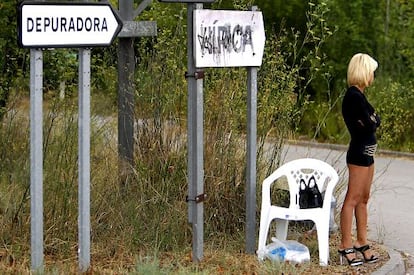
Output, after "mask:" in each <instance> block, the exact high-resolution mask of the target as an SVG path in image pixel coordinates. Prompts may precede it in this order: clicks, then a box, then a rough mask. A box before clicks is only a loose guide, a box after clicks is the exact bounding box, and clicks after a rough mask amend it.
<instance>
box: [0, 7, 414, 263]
mask: <svg viewBox="0 0 414 275" xmlns="http://www.w3.org/2000/svg"><path fill="white" fill-rule="evenodd" d="M17 3H18V2H17V1H16V0H5V1H2V2H1V3H0V70H1V71H0V119H1V124H0V139H1V140H2V142H1V143H0V159H1V162H0V195H1V197H0V198H1V200H0V236H1V237H0V238H1V245H2V247H3V250H4V251H6V252H4V253H5V254H6V255H7V257H6V256H5V257H3V256H2V257H1V259H2V261H10V259H12V263H13V264H14V265H16V262H18V260H17V259H25V260H22V261H20V262H19V264H21V265H22V266H28V265H29V264H28V259H29V258H30V255H29V252H30V248H29V243H30V241H29V240H30V234H29V233H30V194H29V193H30V192H29V184H30V180H29V179H30V167H29V166H30V163H29V157H28V156H29V147H30V146H29V121H28V117H29V115H28V105H29V103H28V97H29V60H30V59H29V51H28V50H27V49H21V48H18V47H17V31H16V28H17V23H16V22H17V19H16V18H17V17H16V16H17V14H16V6H17ZM112 4H113V5H114V6H115V7H116V6H117V3H116V1H112ZM135 4H136V5H138V4H139V3H138V1H136V3H135ZM252 4H256V5H258V6H259V8H260V9H261V10H262V11H263V13H264V18H265V25H266V35H267V42H266V47H265V55H264V59H263V65H262V66H261V68H260V69H259V79H258V90H259V93H258V143H259V150H258V182H260V181H261V180H262V179H263V177H264V176H265V175H267V174H269V173H270V171H272V170H273V169H274V168H275V167H276V166H277V165H278V163H279V161H280V160H281V159H282V156H281V146H282V145H283V142H284V141H285V139H286V138H290V139H299V138H300V139H302V138H304V139H310V140H317V141H320V142H332V143H343V144H346V143H347V142H348V139H349V137H348V134H347V132H346V129H345V126H344V124H343V121H342V118H341V115H340V103H341V98H342V96H343V93H344V91H345V88H346V85H345V76H346V67H347V62H348V60H349V59H350V57H351V56H352V55H353V54H354V53H357V52H366V53H369V54H371V55H372V56H373V57H375V58H376V59H377V60H378V61H379V63H380V67H379V70H378V74H377V80H376V81H375V83H374V85H373V86H372V87H370V88H369V89H368V92H367V95H368V97H369V100H370V101H372V103H373V105H374V107H376V109H377V111H378V113H379V114H380V115H381V117H382V122H383V124H382V125H383V126H382V127H381V128H380V130H379V132H378V136H379V142H380V147H381V148H383V149H393V150H404V151H409V152H411V151H412V150H414V149H413V140H412V139H413V130H414V129H413V126H412V123H411V121H412V119H413V112H414V111H413V110H414V108H413V100H414V98H413V95H412V94H413V93H412V87H413V83H412V81H411V78H412V75H413V69H414V67H413V59H412V56H413V54H414V53H413V47H412V45H413V36H412V35H410V34H411V32H412V31H413V30H414V28H413V27H412V24H413V23H412V22H411V21H410V19H411V18H413V16H412V15H413V14H412V13H413V10H414V3H412V1H397V0H393V1H392V0H386V1H380V2H378V1H374V0H370V1H363V0H357V1H341V0H314V1H303V0H291V1H279V0H273V1H266V0H257V1H249V0H233V1H220V0H218V1H216V3H214V4H211V6H210V5H206V7H208V8H209V7H211V8H216V9H219V8H222V9H239V10H247V9H248V8H249V7H250V6H251V5H252ZM366 11H369V12H366ZM185 17H186V6H185V5H183V4H162V3H159V2H157V1H153V2H152V4H151V5H150V6H149V7H148V8H147V9H146V10H145V12H144V13H143V14H142V15H141V16H140V17H139V20H156V21H157V25H158V35H157V37H154V38H140V39H135V45H134V46H135V52H136V60H137V68H136V72H135V76H136V87H137V89H136V94H135V97H136V108H135V115H136V125H137V126H136V127H137V128H136V136H135V142H136V146H135V148H136V151H135V152H134V154H135V159H136V163H135V165H134V167H133V171H134V174H133V175H132V176H131V178H129V180H128V182H127V184H126V186H125V187H124V188H121V186H120V185H119V183H118V179H117V169H118V167H117V163H118V159H117V144H116V131H117V126H116V119H115V118H116V116H117V109H116V106H117V104H116V101H117V64H116V62H117V59H116V56H117V45H116V43H114V45H112V46H110V47H108V48H97V49H93V50H92V68H91V69H92V78H91V80H92V140H91V184H92V186H91V190H93V191H92V209H91V222H92V228H93V231H92V243H93V247H92V251H93V254H94V257H95V258H98V259H105V260H106V261H110V260H108V259H114V258H116V259H117V261H118V263H120V264H122V263H123V261H126V262H127V263H125V265H126V266H128V265H129V264H131V261H132V262H134V259H133V258H134V256H131V255H137V254H138V255H139V256H140V257H141V256H142V257H144V256H145V255H148V254H151V253H157V252H159V251H163V252H165V251H173V252H174V251H182V250H185V249H188V247H189V246H190V243H191V229H190V226H189V225H188V223H187V219H186V214H187V204H186V202H185V196H186V188H187V178H186V177H187V175H186V167H187V163H186V161H187V159H186V156H187V152H186V113H187V92H186V89H187V85H186V80H185V78H184V72H185V71H186V50H185V48H186V18H185ZM77 74H78V72H77V50H76V49H59V50H45V51H44V99H45V100H44V101H45V106H44V113H45V118H44V125H43V128H44V141H43V143H44V144H43V146H44V186H45V187H44V192H45V194H44V201H45V203H44V209H45V213H44V217H45V254H46V256H47V257H49V258H50V259H53V260H56V259H60V260H62V261H64V259H67V258H70V259H72V260H75V259H74V256H73V255H76V250H77V247H76V242H77V230H76V228H77V170H78V168H77V111H78V110H77V78H78V76H77ZM206 75H207V77H206V78H205V82H204V103H205V107H204V110H205V113H204V124H205V125H204V128H205V137H204V140H205V163H204V168H205V188H206V190H205V191H206V193H207V194H209V199H208V202H207V203H206V209H205V221H206V223H205V224H206V228H205V234H206V238H207V239H208V240H209V242H211V243H213V247H215V248H216V249H218V248H220V249H221V248H223V247H227V246H229V247H230V248H231V249H239V250H242V249H243V247H242V246H243V241H242V240H243V238H244V221H245V216H244V212H245V210H244V204H243V203H241V202H244V201H245V198H244V184H245V181H246V179H245V165H244V163H245V162H246V161H245V158H246V152H245V149H244V148H245V141H244V137H245V133H246V81H247V80H246V70H245V69H244V68H233V69H225V70H224V69H206ZM269 140H270V141H271V146H270V148H269V143H267V142H268V141H269ZM269 156H270V157H269ZM258 194H260V186H259V190H258ZM276 199H283V194H276ZM259 200H260V195H259V196H258V201H259ZM258 205H259V204H258ZM229 243H232V244H233V243H236V245H235V247H236V248H235V247H234V246H232V245H229ZM3 250H2V251H3ZM154 251H155V252H154ZM131 258H132V259H133V260H131Z"/></svg>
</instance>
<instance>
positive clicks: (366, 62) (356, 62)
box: [347, 53, 378, 87]
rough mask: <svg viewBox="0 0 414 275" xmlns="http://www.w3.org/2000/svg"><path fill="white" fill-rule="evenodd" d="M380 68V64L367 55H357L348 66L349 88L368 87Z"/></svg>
mask: <svg viewBox="0 0 414 275" xmlns="http://www.w3.org/2000/svg"><path fill="white" fill-rule="evenodd" d="M377 68H378V62H377V61H376V60H375V59H374V58H372V57H371V56H369V55H368V54H365V53H357V54H355V55H354V56H353V57H352V58H351V60H350V61H349V65H348V73H347V82H348V87H350V86H360V87H368V86H369V85H370V81H371V80H372V79H373V77H374V76H373V74H374V71H375V70H376V69H377Z"/></svg>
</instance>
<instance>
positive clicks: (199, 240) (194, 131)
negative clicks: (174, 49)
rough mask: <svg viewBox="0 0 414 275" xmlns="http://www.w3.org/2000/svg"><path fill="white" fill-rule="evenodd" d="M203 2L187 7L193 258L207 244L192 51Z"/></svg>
mask: <svg viewBox="0 0 414 275" xmlns="http://www.w3.org/2000/svg"><path fill="white" fill-rule="evenodd" d="M197 8H202V4H188V7H187V41H188V47H187V58H188V59H187V65H188V72H187V85H188V126H187V127H188V179H189V180H188V189H189V190H188V209H189V213H188V214H189V215H188V217H189V222H190V223H191V224H192V226H193V240H192V242H193V261H195V262H199V261H201V259H202V258H203V244H204V219H203V216H204V203H203V200H204V197H205V195H204V142H203V133H204V132H203V73H202V72H200V71H197V70H196V68H195V62H194V55H193V39H192V38H193V23H192V22H193V11H194V10H195V9H197Z"/></svg>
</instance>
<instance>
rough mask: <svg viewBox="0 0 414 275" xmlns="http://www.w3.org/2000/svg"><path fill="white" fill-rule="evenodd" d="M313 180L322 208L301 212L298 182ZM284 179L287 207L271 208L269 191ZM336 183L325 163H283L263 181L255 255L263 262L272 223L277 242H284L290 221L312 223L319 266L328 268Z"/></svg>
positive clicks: (336, 174) (298, 161)
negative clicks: (315, 235) (322, 194)
mask: <svg viewBox="0 0 414 275" xmlns="http://www.w3.org/2000/svg"><path fill="white" fill-rule="evenodd" d="M312 176H314V177H315V179H316V183H317V185H318V188H319V190H320V192H321V193H322V192H324V193H325V194H324V198H323V206H322V207H318V208H307V209H300V207H299V189H300V180H301V179H304V180H305V181H306V182H308V180H309V178H310V177H312ZM283 177H285V178H286V179H287V182H288V185H289V193H290V196H289V198H290V203H289V207H281V206H277V205H272V204H271V198H270V194H271V193H270V190H271V188H270V187H271V185H272V184H273V183H275V182H276V181H277V180H278V179H280V178H283ZM338 180H339V177H338V173H337V172H336V171H335V169H334V168H333V167H332V166H330V165H329V164H327V163H326V162H323V161H321V160H317V159H311V158H303V159H297V160H293V161H290V162H288V163H285V164H284V165H282V166H281V167H279V168H278V169H276V171H274V172H273V173H272V174H271V175H270V176H268V177H267V178H266V179H265V180H264V181H263V186H262V207H261V214H260V231H259V245H258V250H257V255H258V257H259V259H260V260H263V259H264V255H265V248H266V242H267V238H268V233H269V227H270V225H271V222H272V221H273V220H275V221H276V238H277V239H279V240H286V237H287V232H288V223H289V221H290V220H293V221H298V220H312V221H313V222H314V223H315V226H316V230H317V236H318V246H319V264H320V265H323V266H326V265H328V259H329V219H330V211H331V199H332V193H333V191H334V188H335V186H336V184H337V183H338Z"/></svg>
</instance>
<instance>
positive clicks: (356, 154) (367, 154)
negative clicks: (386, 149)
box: [346, 144, 377, 167]
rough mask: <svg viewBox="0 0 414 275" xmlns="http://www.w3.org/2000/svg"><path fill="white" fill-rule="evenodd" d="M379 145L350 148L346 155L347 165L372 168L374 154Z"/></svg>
mask: <svg viewBox="0 0 414 275" xmlns="http://www.w3.org/2000/svg"><path fill="white" fill-rule="evenodd" d="M376 149H377V145H376V144H374V145H365V146H358V147H355V146H350V147H349V149H348V152H347V153H346V163H347V164H354V165H358V166H366V167H368V166H371V165H372V164H373V163H374V154H375V151H376Z"/></svg>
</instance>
